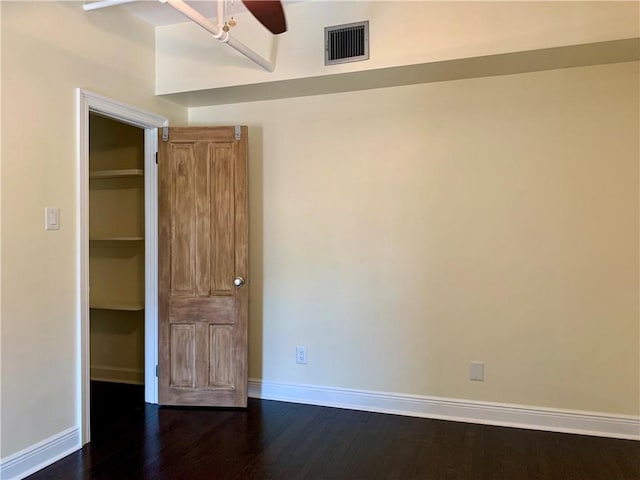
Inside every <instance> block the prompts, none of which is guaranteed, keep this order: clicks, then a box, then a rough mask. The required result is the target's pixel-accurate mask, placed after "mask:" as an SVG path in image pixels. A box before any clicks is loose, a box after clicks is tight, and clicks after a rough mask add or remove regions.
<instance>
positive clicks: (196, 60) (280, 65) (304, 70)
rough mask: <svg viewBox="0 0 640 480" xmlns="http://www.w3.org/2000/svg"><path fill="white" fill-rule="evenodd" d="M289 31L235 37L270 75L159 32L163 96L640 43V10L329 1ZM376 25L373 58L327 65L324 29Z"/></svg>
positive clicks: (181, 32) (295, 11) (228, 54)
mask: <svg viewBox="0 0 640 480" xmlns="http://www.w3.org/2000/svg"><path fill="white" fill-rule="evenodd" d="M285 10H286V16H287V25H288V31H287V33H286V34H284V35H280V36H277V37H274V36H272V35H269V34H268V32H266V30H265V29H264V28H262V26H261V25H260V24H259V23H258V22H256V21H255V20H254V19H252V18H251V16H250V15H249V14H246V15H238V26H237V27H235V28H234V29H233V30H232V31H231V33H232V35H233V36H234V37H236V38H237V39H239V40H240V41H242V42H244V43H245V44H246V45H247V46H249V47H250V48H252V49H254V50H255V51H257V52H258V53H259V54H261V55H262V56H263V57H264V58H266V59H271V58H273V59H274V60H275V66H276V68H275V71H274V72H266V71H264V70H263V69H262V68H261V67H259V66H257V65H255V64H254V63H252V62H251V61H249V60H247V59H246V58H244V57H243V56H242V55H240V54H239V53H237V52H236V51H234V50H233V49H231V48H229V47H228V46H227V45H223V44H221V43H220V42H217V41H215V40H213V39H212V38H211V35H210V34H209V33H207V32H206V31H205V30H203V29H202V28H200V27H199V26H197V25H195V24H194V23H192V22H186V23H181V24H176V25H168V26H164V27H159V28H158V29H157V30H156V42H157V50H156V88H157V92H158V93H159V94H164V93H175V92H186V91H193V90H199V89H211V88H220V87H228V86H232V85H248V84H256V83H263V82H274V81H278V80H291V79H298V78H308V77H314V76H318V75H333V74H340V73H346V72H359V71H366V70H375V69H381V68H388V67H397V66H403V65H414V64H423V63H430V62H438V61H443V60H452V59H459V58H469V57H480V56H485V55H493V54H500V53H510V52H520V51H526V50H535V49H541V48H551V47H559V46H566V45H577V44H583V43H591V42H602V41H606V40H617V39H623V38H632V37H637V36H638V35H640V24H639V23H638V16H639V15H640V4H639V3H638V2H611V1H604V2H593V1H571V2H555V1H553V2H549V1H543V2H540V1H536V2H528V1H499V2H494V1H489V2H487V1H471V2H468V1H444V2H438V1H408V2H407V1H397V0H394V1H355V2H354V1H337V2H336V1H326V0H315V1H314V0H309V1H304V2H297V3H291V4H288V5H286V7H285ZM363 20H369V22H370V25H369V29H370V59H369V60H367V61H365V62H354V63H343V64H340V65H331V66H325V65H324V36H323V35H324V27H327V26H332V25H341V24H345V23H350V22H360V21H363Z"/></svg>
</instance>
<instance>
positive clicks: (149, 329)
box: [144, 128, 158, 403]
mask: <svg viewBox="0 0 640 480" xmlns="http://www.w3.org/2000/svg"><path fill="white" fill-rule="evenodd" d="M157 151H158V131H157V130H156V129H150V128H148V129H146V130H145V132H144V169H145V176H144V230H145V232H144V252H145V253H144V254H145V258H144V265H145V272H144V284H145V294H144V296H145V299H144V304H145V310H144V331H145V335H144V362H145V367H144V400H145V402H148V403H158V377H157V376H156V365H157V364H158V166H157V165H156V152H157Z"/></svg>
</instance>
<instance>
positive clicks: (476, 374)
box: [469, 362, 484, 382]
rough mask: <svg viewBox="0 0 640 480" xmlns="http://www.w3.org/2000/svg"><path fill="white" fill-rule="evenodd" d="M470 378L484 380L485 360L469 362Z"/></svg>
mask: <svg viewBox="0 0 640 480" xmlns="http://www.w3.org/2000/svg"><path fill="white" fill-rule="evenodd" d="M469 380H474V381H476V382H484V362H471V363H470V364H469Z"/></svg>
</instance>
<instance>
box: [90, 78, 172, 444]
mask: <svg viewBox="0 0 640 480" xmlns="http://www.w3.org/2000/svg"><path fill="white" fill-rule="evenodd" d="M92 119H93V121H94V123H106V124H108V125H111V128H112V129H115V132H116V133H114V135H116V136H121V135H123V133H122V131H119V130H118V129H124V130H123V131H128V132H131V133H132V134H133V136H136V135H137V134H140V135H141V138H140V139H139V141H140V143H139V146H138V147H135V148H138V149H140V150H142V156H141V158H138V159H137V160H127V161H124V163H118V162H123V160H122V158H123V157H122V155H115V157H117V158H116V160H113V161H114V162H115V163H113V164H111V165H109V161H110V160H108V159H107V160H105V158H106V157H105V158H103V159H100V161H98V162H97V163H94V164H91V160H90V150H91V149H90V140H91V134H92V131H91V128H90V124H91V120H92ZM167 126H168V120H167V119H166V118H164V117H160V116H158V115H155V114H152V113H149V112H145V111H143V110H140V109H137V108H135V107H131V106H128V105H125V104H123V103H120V102H117V101H114V100H111V99H108V98H106V97H102V96H100V95H97V94H94V93H92V92H88V91H86V90H82V89H78V162H79V168H78V193H79V202H78V203H79V205H80V209H79V210H80V211H79V228H78V231H79V238H78V243H79V248H78V251H79V260H78V264H79V270H80V282H79V287H78V289H79V299H80V301H79V310H80V315H79V319H80V325H79V327H80V328H79V331H80V339H79V349H78V350H79V355H78V358H79V360H80V361H79V371H78V378H79V382H78V383H79V385H78V403H77V405H78V417H79V423H80V425H81V430H82V444H83V445H84V444H86V443H88V442H89V441H90V439H91V408H92V403H93V402H92V401H91V400H92V399H91V378H92V376H93V378H95V379H101V380H105V379H107V380H111V381H113V380H118V382H117V385H119V386H123V388H128V387H127V386H132V385H136V384H138V385H139V384H140V383H143V384H144V401H145V402H148V403H157V395H158V382H157V377H156V365H157V338H158V337H157V290H158V288H157V284H158V280H157V171H156V152H157V147H158V143H157V134H158V129H159V128H163V129H164V128H166V127H167ZM106 130H107V131H108V130H109V128H107V129H106ZM112 133H113V132H112ZM124 136H125V137H126V136H127V134H124ZM108 137H109V135H107V136H106V138H107V140H104V139H102V140H97V139H94V141H96V142H98V143H100V142H103V143H105V142H106V143H107V144H108V143H109V141H110V140H109V139H108ZM96 138H97V137H96ZM112 143H113V144H114V145H115V147H116V148H115V149H116V150H119V147H118V142H117V141H115V142H112ZM114 145H112V146H114ZM132 148H133V149H135V148H134V147H132ZM94 153H95V152H94ZM120 153H122V152H120ZM98 157H99V155H98ZM125 157H126V155H125ZM95 158H97V157H95V155H94V160H95ZM132 158H133V157H132ZM127 162H129V163H127ZM131 162H133V163H131ZM135 162H139V163H138V164H135ZM137 167H142V168H137ZM92 190H93V191H92ZM123 193H124V195H123ZM91 198H93V203H94V207H95V206H98V209H97V210H96V209H92V208H91ZM100 199H102V200H104V201H105V203H104V205H103V206H102V207H100V206H99V202H98V200H100ZM132 200H133V202H134V204H136V203H137V205H138V206H137V207H134V210H135V208H137V209H138V210H139V211H140V214H141V215H139V216H138V217H136V216H130V215H128V213H131V212H127V215H123V214H119V213H117V211H118V208H115V212H116V213H113V211H114V209H113V208H112V207H114V206H116V207H117V206H118V205H119V206H120V207H119V208H120V209H124V208H129V207H126V205H127V202H130V201H132ZM92 210H93V211H92ZM109 212H111V213H109ZM92 215H96V216H95V217H92ZM110 215H111V216H112V217H113V218H110V219H108V218H106V217H108V216H110ZM119 217H120V219H121V220H122V219H123V218H124V223H122V224H119V223H118V222H117V221H116V220H118V218H119ZM129 217H130V218H129ZM139 217H141V218H139ZM127 218H128V220H127ZM92 260H93V261H92ZM92 264H93V267H92ZM118 272H120V273H123V272H124V275H128V277H127V279H124V280H122V281H121V280H119V279H118V276H117V275H118ZM92 274H93V275H92ZM92 277H93V278H92ZM131 280H136V281H135V282H132V281H131ZM96 281H97V283H96ZM127 321H128V323H127ZM92 322H93V324H94V326H96V327H97V328H96V329H94V332H93V335H92V328H91V327H92ZM114 329H115V330H116V333H118V332H119V335H120V337H122V338H120V340H123V339H124V338H127V337H128V342H129V343H132V342H133V343H135V344H137V345H138V347H142V348H143V352H138V357H137V358H136V359H132V358H129V359H128V360H127V361H129V362H130V363H131V365H133V366H123V363H122V360H123V359H117V360H116V359H114V358H113V350H114V349H116V350H117V348H118V347H116V346H115V344H114V340H115V338H116V337H117V336H118V334H114V332H113V330H114ZM125 333H126V335H123V334H125ZM92 337H93V338H92ZM99 339H102V340H103V341H105V344H101V343H97V342H98V340H99ZM92 340H93V345H94V346H96V345H101V346H102V347H108V348H104V350H105V351H98V350H96V351H94V352H92V348H91V346H92ZM126 343H127V341H125V344H126ZM120 347H122V345H120ZM92 353H93V354H94V361H93V362H92ZM110 355H111V357H110ZM100 362H103V363H104V362H111V363H112V365H104V364H103V365H101V364H100ZM117 362H120V364H118V363H117ZM114 363H115V364H114ZM92 367H93V369H92ZM138 390H141V389H140V388H139V387H138ZM141 394H142V393H141V392H140V393H139V394H138V395H141ZM116 395H117V393H116ZM104 398H107V396H105V397H104Z"/></svg>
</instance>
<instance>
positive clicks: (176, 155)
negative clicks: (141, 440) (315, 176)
mask: <svg viewBox="0 0 640 480" xmlns="http://www.w3.org/2000/svg"><path fill="white" fill-rule="evenodd" d="M237 137H239V138H237ZM158 145H159V149H158V178H159V186H158V225H159V238H158V257H159V258H158V283H159V285H158V287H159V303H158V321H159V343H160V345H159V353H158V356H159V363H158V370H159V371H158V377H159V392H158V393H159V403H160V404H161V405H197V406H233V407H246V405H247V320H248V319H247V317H248V302H249V289H248V285H247V284H246V282H247V281H248V240H249V239H248V225H247V209H248V205H247V127H240V131H239V135H237V134H236V128H234V127H189V128H170V129H169V141H163V140H162V138H159V140H158ZM234 281H235V282H237V283H243V282H244V284H242V285H239V286H237V285H236V284H234Z"/></svg>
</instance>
